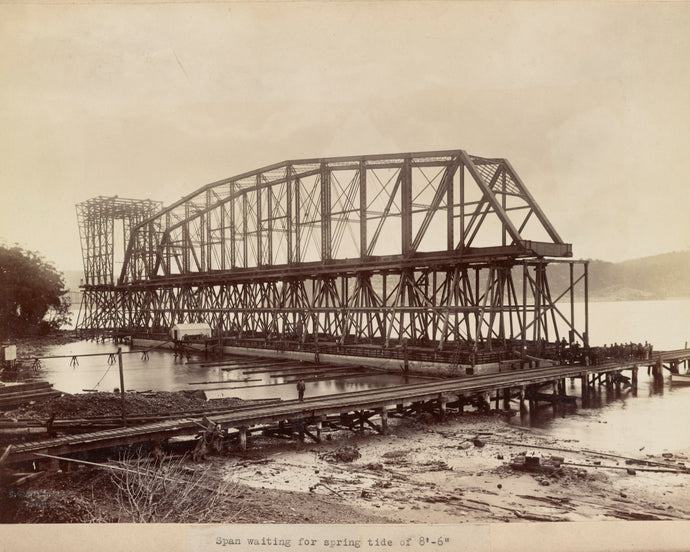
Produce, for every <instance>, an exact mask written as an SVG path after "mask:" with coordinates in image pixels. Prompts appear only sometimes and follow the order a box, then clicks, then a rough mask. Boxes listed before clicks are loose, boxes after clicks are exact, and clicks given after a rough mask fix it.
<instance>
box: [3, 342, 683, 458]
mask: <svg viewBox="0 0 690 552" xmlns="http://www.w3.org/2000/svg"><path fill="white" fill-rule="evenodd" d="M689 359H690V350H687V349H684V350H680V351H669V352H666V353H659V354H656V355H654V357H653V358H652V359H650V360H645V361H639V360H637V361H630V362H624V363H617V362H610V363H605V364H600V365H597V366H583V365H565V366H550V367H541V368H531V369H524V370H519V369H516V370H511V371H508V372H502V373H494V374H486V375H474V376H466V377H459V378H453V379H443V380H437V381H430V382H429V381H425V382H423V383H415V384H409V385H401V386H395V387H386V388H379V389H370V390H366V391H357V392H353V393H341V394H337V395H326V396H320V397H313V398H306V399H305V400H304V401H297V400H288V401H281V402H274V403H264V404H260V405H252V406H247V407H243V408H237V409H235V410H234V411H232V412H222V413H217V414H210V413H208V414H207V416H209V417H210V418H207V417H205V416H203V415H201V414H199V415H195V416H189V417H183V418H177V419H172V420H170V419H169V420H164V421H159V422H155V423H148V424H142V425H138V426H136V427H123V428H117V429H109V430H104V431H97V432H92V433H84V434H79V435H67V436H63V437H58V438H53V439H49V440H42V441H35V442H28V443H22V444H19V445H15V446H13V448H12V449H11V451H10V453H9V455H8V456H7V458H6V462H5V464H17V463H21V462H27V461H37V460H42V459H43V458H44V457H43V456H42V455H44V454H49V455H64V456H70V455H74V454H77V453H83V452H85V451H95V450H104V449H112V448H115V449H116V448H117V447H122V446H127V445H133V444H137V443H141V444H145V443H147V442H148V443H151V444H155V443H160V442H164V441H166V440H167V439H170V438H172V437H176V436H182V435H190V436H193V435H195V434H197V433H199V432H200V430H204V429H207V428H208V429H209V430H210V429H211V428H213V429H214V430H218V429H221V430H222V432H223V435H224V437H225V438H229V437H230V436H231V435H233V436H236V437H237V442H238V444H239V446H240V447H241V448H242V449H244V448H246V447H247V438H248V435H250V434H251V433H252V432H255V431H261V432H264V433H269V434H272V435H277V436H285V437H292V436H294V435H298V436H299V437H300V438H304V437H309V438H311V439H313V440H314V441H317V442H319V441H320V440H321V437H322V430H323V428H324V426H326V427H329V428H348V429H351V430H353V431H363V430H364V429H365V428H367V427H368V428H370V429H373V430H375V431H377V432H379V433H386V431H387V427H388V417H389V416H402V415H406V414H411V413H421V412H424V411H427V412H432V413H433V414H435V415H437V416H440V417H443V416H444V415H445V413H446V411H447V409H457V410H459V411H460V412H462V410H463V407H464V406H465V405H470V404H472V405H475V406H478V407H479V408H480V409H482V408H487V409H488V408H490V402H489V401H490V399H491V398H492V395H493V398H495V400H496V405H497V408H498V406H499V403H500V402H501V401H503V406H504V408H509V407H510V401H511V400H514V399H516V400H519V402H520V407H521V408H524V403H525V401H528V402H529V406H530V409H534V408H535V407H536V405H537V403H538V402H539V401H548V402H552V403H553V404H554V405H555V404H557V403H560V402H563V401H572V400H573V399H574V398H573V397H569V396H568V395H567V394H566V383H565V382H566V380H567V379H569V378H570V379H574V378H578V379H580V380H581V383H582V386H581V389H582V397H581V399H582V401H583V403H585V404H586V402H587V401H588V399H589V398H590V395H591V393H592V387H593V386H594V385H596V384H600V385H601V384H606V385H607V386H610V387H611V388H612V387H613V386H616V387H617V388H619V389H620V387H621V386H630V387H632V389H633V390H635V389H636V387H637V372H638V369H639V366H645V365H647V366H649V367H650V368H654V367H656V368H658V367H659V366H663V365H664V363H665V362H666V363H671V364H674V365H676V366H677V365H678V364H679V363H680V362H683V361H685V362H687V361H688V360H689ZM624 371H630V376H629V377H628V376H625V375H623V372H624ZM548 386H550V387H551V389H552V393H550V394H547V393H544V392H543V390H544V388H545V387H547V388H548Z"/></svg>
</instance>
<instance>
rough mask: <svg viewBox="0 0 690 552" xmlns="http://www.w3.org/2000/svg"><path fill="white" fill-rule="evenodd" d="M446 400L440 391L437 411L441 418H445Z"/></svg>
mask: <svg viewBox="0 0 690 552" xmlns="http://www.w3.org/2000/svg"><path fill="white" fill-rule="evenodd" d="M447 402H448V399H447V398H446V397H445V396H444V395H443V393H441V394H440V395H439V396H438V411H439V415H440V416H441V419H442V420H443V419H445V417H446V403H447Z"/></svg>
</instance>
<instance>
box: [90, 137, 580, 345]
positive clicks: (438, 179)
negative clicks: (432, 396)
mask: <svg viewBox="0 0 690 552" xmlns="http://www.w3.org/2000/svg"><path fill="white" fill-rule="evenodd" d="M82 205H83V204H82ZM107 224H108V223H107V221H104V222H103V227H104V228H106V229H107V228H108V226H107ZM86 230H87V231H88V228H87V229H86ZM87 234H88V232H87ZM89 239H91V238H89V237H88V235H87V237H84V236H82V241H83V242H84V241H85V240H86V241H88V240H89ZM92 241H93V240H92ZM88 255H89V259H90V258H92V257H93V256H94V255H93V253H92V252H90V251H89V252H88ZM571 255H572V251H571V246H570V244H567V243H564V242H563V241H562V240H561V238H560V236H559V235H558V233H557V232H556V230H555V228H554V227H553V226H552V224H551V223H550V222H549V220H548V219H547V217H546V215H545V214H544V213H543V212H542V210H541V209H540V208H539V206H538V205H537V203H536V202H535V200H534V198H533V197H532V196H531V195H530V193H529V192H528V190H527V189H526V187H525V185H524V183H523V182H522V180H521V179H520V177H519V176H518V175H517V173H516V172H515V170H514V169H513V167H512V166H511V165H510V163H509V162H508V161H507V160H505V159H487V158H482V157H477V156H472V155H469V154H467V153H466V152H464V151H462V150H453V151H442V152H426V153H409V154H395V155H371V156H360V157H340V158H327V159H309V160H296V161H286V162H283V163H279V164H276V165H271V166H269V167H265V168H262V169H259V170H256V171H252V172H248V173H244V174H242V175H239V176H236V177H232V178H228V179H225V180H221V181H218V182H215V183H212V184H209V185H206V186H204V187H202V188H200V189H199V190H197V191H196V192H194V193H192V194H190V195H188V196H186V197H184V198H182V199H181V200H179V201H177V202H176V203H174V204H172V205H170V206H169V207H166V208H163V209H159V210H157V211H156V212H155V213H151V215H150V216H149V217H148V218H146V219H145V220H136V221H133V223H132V224H131V227H130V230H129V236H128V241H127V244H126V247H125V251H124V256H123V257H124V258H123V263H122V268H121V270H120V273H119V277H118V280H117V283H111V282H107V281H99V280H89V279H88V278H87V286H86V288H85V298H88V297H92V299H91V300H90V305H87V307H86V309H85V313H86V314H85V316H84V317H82V318H81V320H80V327H81V328H82V329H89V330H94V331H98V330H123V331H130V332H137V331H145V332H152V331H164V330H165V329H167V328H169V327H171V326H172V325H174V324H175V323H179V322H199V321H205V322H209V323H210V324H211V326H212V327H213V328H214V331H215V332H216V333H217V335H218V336H220V337H224V336H228V337H236V338H238V339H241V338H244V337H247V336H251V337H252V338H256V337H259V338H263V339H264V340H270V339H282V340H285V339H290V340H293V341H296V342H301V343H303V344H305V345H306V344H307V343H311V342H312V341H314V340H317V341H318V339H319V338H321V339H322V340H324V339H325V340H332V341H334V342H335V343H337V344H339V345H341V346H345V345H346V344H347V343H349V342H357V343H376V344H378V345H381V346H382V347H384V348H385V347H390V346H391V344H393V343H399V342H400V340H403V339H404V340H406V341H407V342H409V343H412V344H419V345H422V344H428V345H430V346H433V347H436V348H439V349H442V348H443V347H444V346H446V347H447V346H448V345H447V343H448V342H453V343H456V344H457V343H464V342H466V343H473V344H474V346H476V343H477V342H483V343H487V346H489V347H491V346H493V342H494V340H497V342H500V341H501V340H504V341H510V340H515V339H528V340H533V339H552V338H553V337H555V336H556V335H559V334H560V333H562V331H563V330H562V328H563V327H566V328H567V331H568V332H572V333H570V335H576V336H578V335H579V336H580V337H581V338H583V337H586V334H585V331H586V330H581V331H580V330H578V329H577V328H576V327H575V324H574V320H573V318H574V308H573V307H571V308H570V311H571V312H570V313H567V312H566V314H565V315H563V314H561V311H560V308H559V306H558V305H557V302H558V301H555V299H559V300H560V301H561V302H562V301H563V299H564V298H565V299H566V300H572V299H573V297H574V292H575V291H574V290H575V288H576V287H577V286H578V285H579V286H580V288H582V287H583V286H584V287H586V265H584V264H582V263H577V262H575V261H568V262H567V264H569V265H570V267H571V275H570V279H569V280H568V279H566V282H565V286H566V289H565V291H564V292H562V293H561V292H559V293H557V294H552V292H551V290H550V289H549V287H548V279H547V277H546V267H547V266H548V265H549V264H550V262H549V260H554V259H558V258H561V259H563V258H567V257H570V256H571ZM86 262H87V251H85V266H86ZM576 266H577V267H581V266H582V267H584V273H583V275H582V276H578V277H577V278H575V277H574V276H573V274H572V272H573V268H574V267H576ZM89 284H91V285H89ZM96 284H99V285H100V287H98V289H97V286H96ZM579 293H580V292H579ZM580 294H581V293H580ZM559 295H560V297H559ZM564 321H565V322H564ZM564 324H565V326H564Z"/></svg>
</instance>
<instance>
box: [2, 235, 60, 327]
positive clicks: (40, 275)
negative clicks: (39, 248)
mask: <svg viewBox="0 0 690 552" xmlns="http://www.w3.org/2000/svg"><path fill="white" fill-rule="evenodd" d="M69 307H70V300H69V295H68V293H67V290H66V289H65V281H64V279H63V276H62V274H61V273H60V272H58V271H57V269H56V268H55V266H54V265H53V264H52V263H49V262H47V261H46V260H45V259H43V257H41V256H40V255H39V254H38V253H36V252H33V251H26V250H24V249H22V248H21V247H19V246H17V245H15V246H13V247H8V246H6V245H0V337H2V338H5V337H8V336H13V335H22V334H24V335H25V334H36V333H48V332H49V331H51V330H55V329H58V328H60V326H62V325H63V324H66V323H69V322H70V315H69Z"/></svg>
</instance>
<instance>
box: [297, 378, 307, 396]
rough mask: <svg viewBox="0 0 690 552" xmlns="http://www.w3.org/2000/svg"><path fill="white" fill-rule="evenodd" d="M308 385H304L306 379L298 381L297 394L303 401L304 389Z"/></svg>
mask: <svg viewBox="0 0 690 552" xmlns="http://www.w3.org/2000/svg"><path fill="white" fill-rule="evenodd" d="M306 387H307V386H306V385H304V380H302V379H301V380H299V381H298V382H297V394H298V395H299V400H300V401H303V400H304V390H305V388H306Z"/></svg>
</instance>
